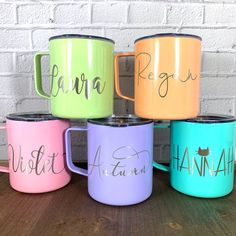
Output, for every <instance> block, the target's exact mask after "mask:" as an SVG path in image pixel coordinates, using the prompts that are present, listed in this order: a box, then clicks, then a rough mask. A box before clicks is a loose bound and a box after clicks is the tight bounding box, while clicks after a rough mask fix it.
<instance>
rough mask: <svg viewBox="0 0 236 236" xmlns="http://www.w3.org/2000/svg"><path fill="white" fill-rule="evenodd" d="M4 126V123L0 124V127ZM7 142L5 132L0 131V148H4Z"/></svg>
mask: <svg viewBox="0 0 236 236" xmlns="http://www.w3.org/2000/svg"><path fill="white" fill-rule="evenodd" d="M2 126H5V123H3V122H1V123H0V127H2ZM6 142H7V137H6V131H4V130H1V131H0V147H2V146H5V145H6Z"/></svg>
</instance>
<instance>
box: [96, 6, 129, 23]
mask: <svg viewBox="0 0 236 236" xmlns="http://www.w3.org/2000/svg"><path fill="white" fill-rule="evenodd" d="M126 12H127V5H126V4H124V3H120V2H117V3H99V4H94V5H93V10H92V22H93V23H124V22H126V14H127V13H126Z"/></svg>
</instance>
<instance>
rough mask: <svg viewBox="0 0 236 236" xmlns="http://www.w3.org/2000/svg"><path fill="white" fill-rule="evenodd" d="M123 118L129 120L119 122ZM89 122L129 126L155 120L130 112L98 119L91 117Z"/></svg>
mask: <svg viewBox="0 0 236 236" xmlns="http://www.w3.org/2000/svg"><path fill="white" fill-rule="evenodd" d="M122 119H123V120H127V121H126V122H118V121H119V120H122ZM131 121H133V122H131ZM87 122H88V123H90V124H94V125H101V126H109V127H129V126H138V125H146V124H151V123H153V120H150V119H145V118H141V117H137V116H134V115H131V114H128V115H112V116H109V117H105V118H98V119H89V120H88V121H87Z"/></svg>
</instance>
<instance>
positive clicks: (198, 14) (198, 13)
mask: <svg viewBox="0 0 236 236" xmlns="http://www.w3.org/2000/svg"><path fill="white" fill-rule="evenodd" d="M167 22H168V24H183V25H191V24H201V23H202V22H203V7H202V6H201V5H198V4H184V5H179V4H175V5H171V6H170V7H169V8H168V13H167Z"/></svg>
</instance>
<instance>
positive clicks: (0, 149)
mask: <svg viewBox="0 0 236 236" xmlns="http://www.w3.org/2000/svg"><path fill="white" fill-rule="evenodd" d="M7 156H8V154H7V145H3V146H0V160H1V161H6V160H7V159H8V157H7Z"/></svg>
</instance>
